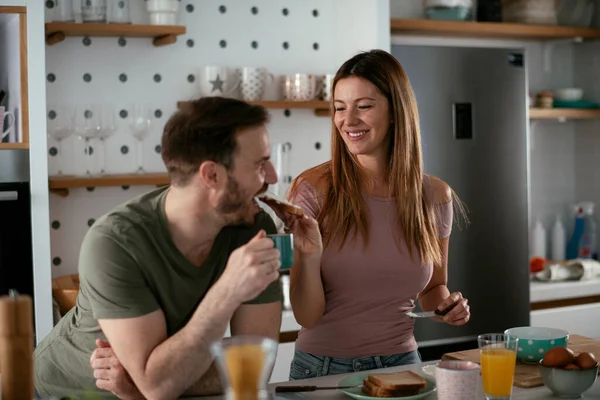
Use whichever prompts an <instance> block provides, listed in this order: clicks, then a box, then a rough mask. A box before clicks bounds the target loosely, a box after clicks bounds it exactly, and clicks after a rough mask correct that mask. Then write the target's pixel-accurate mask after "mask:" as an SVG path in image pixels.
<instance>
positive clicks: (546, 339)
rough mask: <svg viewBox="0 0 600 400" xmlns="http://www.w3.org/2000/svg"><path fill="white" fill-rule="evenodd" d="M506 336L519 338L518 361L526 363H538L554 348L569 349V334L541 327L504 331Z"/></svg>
mask: <svg viewBox="0 0 600 400" xmlns="http://www.w3.org/2000/svg"><path fill="white" fill-rule="evenodd" d="M504 334H505V335H510V336H516V337H518V338H519V343H518V346H517V360H519V361H521V362H524V363H538V362H539V361H540V360H541V359H542V358H544V355H545V354H546V353H547V352H548V350H550V349H551V348H553V347H567V346H568V344H569V332H567V331H564V330H562V329H556V328H544V327H541V326H522V327H518V328H510V329H507V330H505V331H504Z"/></svg>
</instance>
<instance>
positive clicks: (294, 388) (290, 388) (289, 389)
mask: <svg viewBox="0 0 600 400" xmlns="http://www.w3.org/2000/svg"><path fill="white" fill-rule="evenodd" d="M356 387H362V385H352V386H275V392H276V393H285V392H288V393H289V392H314V391H315V390H336V389H353V388H356Z"/></svg>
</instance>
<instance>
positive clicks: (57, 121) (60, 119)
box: [47, 104, 75, 175]
mask: <svg viewBox="0 0 600 400" xmlns="http://www.w3.org/2000/svg"><path fill="white" fill-rule="evenodd" d="M74 125H75V108H74V107H71V106H67V105H64V104H57V105H55V106H51V107H49V111H48V125H47V128H48V136H50V137H52V138H53V139H54V140H55V141H56V146H55V148H56V155H57V158H56V166H57V175H62V161H63V149H62V141H63V140H64V139H66V138H68V137H69V136H71V134H72V133H73V130H74Z"/></svg>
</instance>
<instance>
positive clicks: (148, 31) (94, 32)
mask: <svg viewBox="0 0 600 400" xmlns="http://www.w3.org/2000/svg"><path fill="white" fill-rule="evenodd" d="M45 32H46V33H45V34H46V44H47V45H48V46H52V45H54V44H57V43H60V42H62V41H63V40H65V38H66V37H67V36H100V37H121V36H123V37H147V38H153V41H152V43H153V44H154V46H166V45H169V44H173V43H175V42H176V41H177V36H179V35H183V34H185V33H186V32H187V28H186V27H185V26H182V25H137V24H128V25H123V24H87V23H86V24H84V23H74V22H47V23H46V25H45Z"/></svg>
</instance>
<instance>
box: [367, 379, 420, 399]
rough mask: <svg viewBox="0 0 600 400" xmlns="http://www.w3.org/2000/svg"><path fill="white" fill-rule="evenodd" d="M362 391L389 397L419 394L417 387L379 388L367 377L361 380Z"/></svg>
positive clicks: (372, 395) (376, 395)
mask: <svg viewBox="0 0 600 400" xmlns="http://www.w3.org/2000/svg"><path fill="white" fill-rule="evenodd" d="M362 392H363V393H364V394H366V395H367V396H371V397H381V398H391V397H408V396H414V395H417V394H419V389H398V390H388V389H383V388H380V387H379V386H376V385H374V384H373V383H372V382H371V381H369V380H368V379H365V380H364V381H363V387H362Z"/></svg>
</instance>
